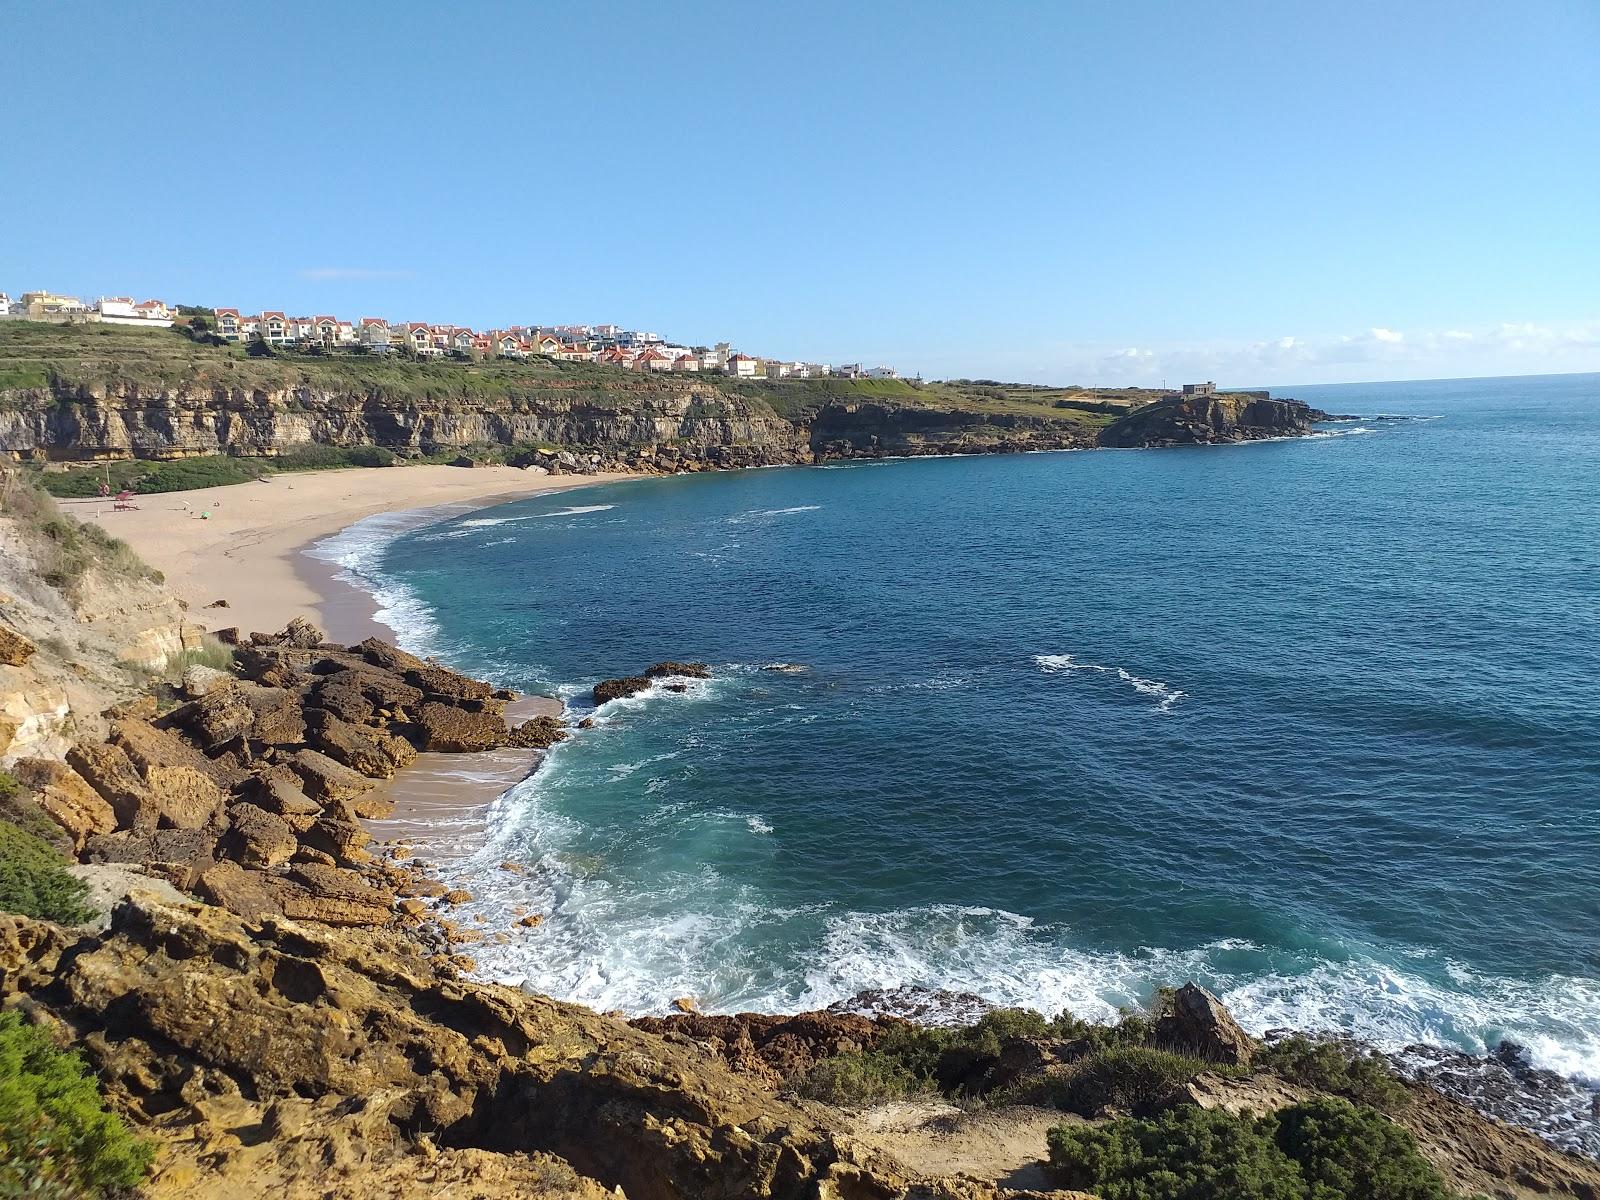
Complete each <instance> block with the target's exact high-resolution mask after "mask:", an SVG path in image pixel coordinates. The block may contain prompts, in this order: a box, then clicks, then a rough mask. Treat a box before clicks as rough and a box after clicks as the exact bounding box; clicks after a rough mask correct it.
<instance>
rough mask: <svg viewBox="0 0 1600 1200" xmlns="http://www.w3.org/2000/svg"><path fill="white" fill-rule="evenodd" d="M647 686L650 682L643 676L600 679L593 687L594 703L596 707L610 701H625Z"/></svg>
mask: <svg viewBox="0 0 1600 1200" xmlns="http://www.w3.org/2000/svg"><path fill="white" fill-rule="evenodd" d="M649 686H650V680H648V679H646V678H645V677H644V676H643V675H629V676H627V677H626V678H623V679H602V680H601V681H600V682H599V683H597V684H595V685H594V693H593V694H594V702H595V704H596V705H601V704H606V703H608V702H609V701H612V700H622V699H626V698H627V697H628V696H632V695H635V694H636V693H638V692H642V691H644V690H645V688H647V687H649Z"/></svg>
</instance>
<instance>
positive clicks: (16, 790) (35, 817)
mask: <svg viewBox="0 0 1600 1200" xmlns="http://www.w3.org/2000/svg"><path fill="white" fill-rule="evenodd" d="M0 822H4V823H8V824H11V825H14V826H16V827H17V828H18V829H20V830H22V832H24V833H26V834H29V835H31V836H32V837H35V838H37V839H39V841H41V842H43V843H44V844H45V845H46V846H48V847H50V848H51V849H52V850H58V851H60V853H61V856H62V857H63V858H65V857H66V856H67V855H68V854H69V853H70V852H71V849H72V839H71V838H70V837H68V836H67V831H66V830H64V829H62V828H61V826H59V825H57V824H56V823H55V822H54V821H53V820H51V819H50V817H49V815H48V814H46V812H45V811H44V809H42V808H40V807H39V806H38V804H36V803H35V802H34V799H33V794H32V792H30V791H29V790H28V789H27V788H25V787H23V785H22V782H21V781H20V780H19V779H18V778H17V777H16V776H15V775H12V774H11V773H10V772H8V771H0ZM0 907H3V905H0ZM4 1195H5V1193H4V1192H3V1191H0V1197H4Z"/></svg>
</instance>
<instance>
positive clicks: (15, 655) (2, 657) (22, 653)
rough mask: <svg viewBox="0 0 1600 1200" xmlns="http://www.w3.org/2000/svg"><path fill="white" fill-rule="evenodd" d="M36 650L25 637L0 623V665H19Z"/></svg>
mask: <svg viewBox="0 0 1600 1200" xmlns="http://www.w3.org/2000/svg"><path fill="white" fill-rule="evenodd" d="M36 652H37V647H35V646H34V644H33V643H32V642H30V641H29V640H28V639H27V638H25V637H23V636H22V635H21V634H20V633H18V632H17V631H16V630H14V629H10V628H7V627H6V626H4V625H0V667H20V666H22V665H23V664H24V663H25V662H27V661H28V660H29V659H30V658H32V657H33V656H34V654H35V653H36Z"/></svg>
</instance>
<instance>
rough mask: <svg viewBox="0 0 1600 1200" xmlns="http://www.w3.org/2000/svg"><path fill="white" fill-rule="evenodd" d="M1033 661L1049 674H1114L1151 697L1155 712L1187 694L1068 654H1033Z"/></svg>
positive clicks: (1168, 706) (1160, 682)
mask: <svg viewBox="0 0 1600 1200" xmlns="http://www.w3.org/2000/svg"><path fill="white" fill-rule="evenodd" d="M1033 661H1034V663H1035V664H1037V665H1038V667H1039V669H1040V670H1041V671H1044V672H1045V673H1046V674H1051V675H1067V674H1071V673H1072V672H1074V671H1096V672H1098V673H1100V674H1102V675H1115V676H1116V677H1117V678H1118V679H1120V680H1122V682H1123V683H1126V684H1127V685H1128V686H1129V687H1131V688H1133V690H1134V691H1136V692H1139V693H1140V694H1142V695H1145V696H1150V697H1153V698H1154V699H1155V701H1156V711H1157V712H1171V711H1172V706H1173V705H1174V704H1176V703H1177V702H1178V701H1179V700H1182V699H1183V698H1184V697H1185V696H1187V695H1188V693H1187V692H1185V691H1182V690H1180V689H1179V688H1175V687H1173V686H1172V685H1171V684H1170V683H1163V682H1162V681H1161V680H1159V679H1145V678H1144V677H1143V676H1140V675H1135V674H1134V673H1133V672H1131V671H1129V670H1127V669H1126V668H1124V667H1107V666H1102V665H1101V664H1100V663H1088V662H1079V661H1078V660H1077V659H1076V658H1074V657H1073V656H1072V655H1070V654H1035V655H1034V656H1033Z"/></svg>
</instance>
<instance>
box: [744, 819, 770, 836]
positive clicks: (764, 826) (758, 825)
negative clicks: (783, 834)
mask: <svg viewBox="0 0 1600 1200" xmlns="http://www.w3.org/2000/svg"><path fill="white" fill-rule="evenodd" d="M744 823H745V824H746V825H747V826H749V827H750V832H751V833H771V832H772V823H771V822H770V821H767V820H764V819H763V818H761V817H758V816H755V815H751V816H748V817H746V818H745V819H744Z"/></svg>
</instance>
